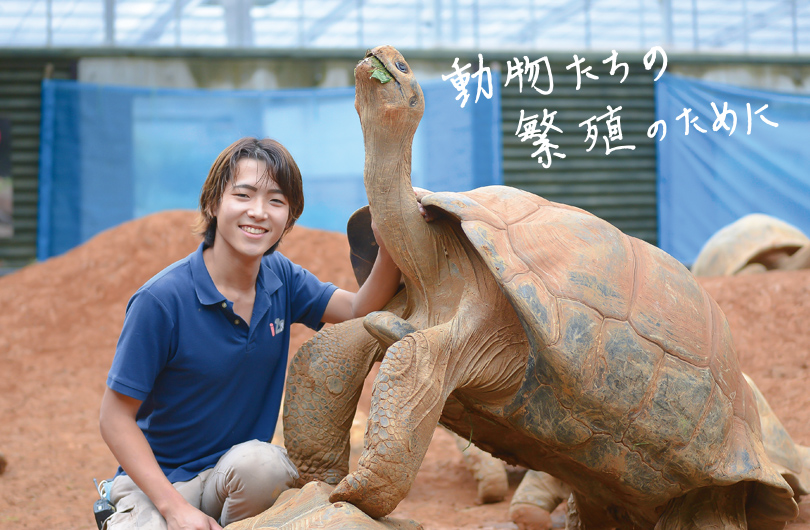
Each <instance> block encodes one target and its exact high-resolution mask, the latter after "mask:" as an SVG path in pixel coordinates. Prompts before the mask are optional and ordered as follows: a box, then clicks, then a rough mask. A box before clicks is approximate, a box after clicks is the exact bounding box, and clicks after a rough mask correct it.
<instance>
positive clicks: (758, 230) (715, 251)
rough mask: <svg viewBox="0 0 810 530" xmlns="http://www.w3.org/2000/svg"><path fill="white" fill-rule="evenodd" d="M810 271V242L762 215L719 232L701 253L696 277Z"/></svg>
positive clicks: (779, 222) (793, 228) (695, 273)
mask: <svg viewBox="0 0 810 530" xmlns="http://www.w3.org/2000/svg"><path fill="white" fill-rule="evenodd" d="M806 268H810V238H808V237H807V236H806V235H805V234H804V233H803V232H802V231H801V230H799V229H798V228H796V227H795V226H793V225H791V224H789V223H786V222H785V221H782V220H781V219H777V218H775V217H771V216H770V215H765V214H761V213H754V214H749V215H746V216H744V217H741V218H740V219H738V220H736V221H734V222H733V223H731V224H730V225H727V226H724V227H723V228H721V229H720V230H718V231H717V232H716V233H715V234H714V235H713V236H712V237H710V238H709V239H708V241H706V243H705V244H704V245H703V248H701V249H700V252H699V253H698V257H697V258H696V259H695V263H694V264H693V265H692V273H693V274H694V275H695V276H733V275H735V274H751V273H755V272H765V271H769V270H797V269H806Z"/></svg>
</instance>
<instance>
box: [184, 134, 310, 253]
mask: <svg viewBox="0 0 810 530" xmlns="http://www.w3.org/2000/svg"><path fill="white" fill-rule="evenodd" d="M243 158H253V159H255V160H260V161H263V162H264V163H265V164H266V165H267V171H266V172H265V174H264V175H262V177H261V180H264V179H268V178H270V179H273V180H274V181H275V182H276V184H278V187H279V188H280V189H281V191H282V193H284V196H285V197H286V198H287V201H288V202H289V204H290V217H289V219H287V227H286V228H285V230H284V234H286V233H287V232H289V230H290V229H291V228H292V227H293V224H295V221H296V220H297V219H298V218H299V217H301V213H302V212H303V211H304V190H303V184H302V183H301V171H300V170H299V169H298V164H296V163H295V160H293V157H292V155H291V154H290V152H289V151H287V149H286V148H285V147H284V146H283V145H281V144H280V143H278V142H277V141H275V140H271V139H270V138H265V139H263V140H259V139H258V138H242V139H240V140H237V141H235V142H234V143H232V144H231V145H229V146H228V147H227V148H225V150H224V151H222V152H221V153H220V154H219V156H218V157H217V159H216V160H214V163H213V164H212V165H211V169H210V170H209V171H208V177H207V178H206V179H205V183H204V184H203V187H202V190H201V191H200V217H199V219H198V221H197V224H196V225H195V227H194V232H195V233H196V234H200V235H202V236H203V237H204V238H205V239H204V244H205V246H206V247H210V246H211V245H213V244H214V236H215V234H216V230H217V217H216V211H217V208H218V207H219V203H220V201H221V200H222V196H223V195H224V193H225V190H226V188H227V187H228V184H230V182H231V181H232V180H233V178H234V176H235V175H236V168H237V164H238V163H239V161H240V160H242V159H243ZM280 242H281V239H279V241H278V242H277V243H276V244H275V245H273V246H272V247H271V248H270V249H269V250H268V251H267V252H266V253H265V255H267V254H270V253H272V252H273V251H274V250H276V247H278V244H279V243H280Z"/></svg>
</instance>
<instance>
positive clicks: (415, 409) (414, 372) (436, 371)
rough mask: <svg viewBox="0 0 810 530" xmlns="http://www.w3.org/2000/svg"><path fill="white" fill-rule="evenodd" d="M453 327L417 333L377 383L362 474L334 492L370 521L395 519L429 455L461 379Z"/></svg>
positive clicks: (387, 362)
mask: <svg viewBox="0 0 810 530" xmlns="http://www.w3.org/2000/svg"><path fill="white" fill-rule="evenodd" d="M452 328H453V322H452V321H451V322H447V323H445V324H442V325H439V326H436V327H433V328H429V329H426V330H422V331H416V332H414V333H411V334H409V335H407V336H406V337H405V338H403V339H402V340H400V341H398V342H396V343H394V344H393V345H392V346H391V347H390V348H389V349H388V351H387V352H386V354H385V357H384V358H383V361H382V365H381V366H380V372H379V374H378V375H377V378H376V380H375V381H374V393H373V395H372V401H371V412H370V414H369V421H368V426H367V427H366V436H365V447H364V450H363V455H362V456H361V457H360V462H359V466H358V469H357V471H355V472H354V473H351V474H350V475H349V476H347V477H346V478H345V479H343V481H342V482H341V483H340V484H338V487H337V488H335V490H334V491H333V492H332V495H331V496H330V497H329V500H330V501H332V502H338V501H348V502H351V503H352V504H354V505H355V506H357V507H358V508H360V509H361V510H363V511H364V512H365V513H367V514H368V515H370V516H371V517H382V516H384V515H387V514H389V513H391V512H392V511H393V510H394V508H396V506H397V504H399V502H400V501H401V500H402V499H403V498H405V495H406V494H407V493H408V491H410V489H411V485H412V484H413V481H414V479H415V478H416V473H417V472H418V471H419V466H420V465H421V464H422V460H423V458H424V456H425V453H426V452H427V448H428V445H430V440H431V438H432V437H433V431H434V430H435V429H436V425H437V424H438V421H439V417H440V416H441V413H442V408H443V407H444V403H445V401H446V400H447V396H448V395H450V393H451V392H452V391H453V390H455V388H456V383H457V381H456V379H457V378H458V374H457V373H456V371H455V370H453V369H452V368H449V367H448V364H449V357H450V354H451V351H450V350H451V348H450V344H451V337H452V336H453V333H452Z"/></svg>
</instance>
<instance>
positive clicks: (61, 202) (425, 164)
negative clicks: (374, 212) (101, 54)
mask: <svg viewBox="0 0 810 530" xmlns="http://www.w3.org/2000/svg"><path fill="white" fill-rule="evenodd" d="M492 84H493V95H492V98H491V99H485V98H481V99H480V100H479V101H478V103H475V104H473V103H472V101H470V102H469V103H468V104H467V105H465V107H464V108H461V107H460V105H459V103H458V102H457V101H456V100H455V98H456V95H457V94H458V93H457V92H456V90H455V88H453V86H452V84H451V83H450V82H449V81H448V82H442V81H439V80H436V81H428V82H425V83H423V84H422V89H423V92H424V94H425V105H426V109H425V114H424V117H423V118H422V122H421V124H420V126H419V129H418V130H417V133H416V137H415V138H414V148H413V167H412V173H413V174H412V180H413V184H414V185H415V186H419V187H423V188H427V189H431V190H434V191H462V190H467V189H472V188H476V187H480V186H486V185H491V184H502V183H503V171H502V168H501V132H500V125H501V117H500V92H499V86H500V85H499V80H498V78H497V72H493V80H492ZM41 136H42V138H41V152H40V174H39V225H38V234H37V258H38V259H40V260H44V259H46V258H48V257H51V256H55V255H58V254H61V253H63V252H65V251H67V250H69V249H71V248H73V247H74V246H76V245H79V244H81V243H83V242H84V241H86V240H88V239H89V238H91V237H92V236H94V235H95V234H97V233H99V232H101V231H102V230H105V229H107V228H110V227H112V226H115V225H117V224H119V223H122V222H124V221H128V220H130V219H134V218H137V217H141V216H144V215H147V214H150V213H153V212H158V211H162V210H167V209H175V208H188V209H195V208H196V207H197V202H198V200H199V192H200V188H201V186H202V183H203V181H204V180H205V177H206V175H207V174H208V169H209V168H210V166H211V163H212V162H213V161H214V159H215V158H216V156H217V155H218V154H219V152H220V151H222V149H224V148H225V147H227V146H228V145H229V144H230V143H231V142H233V141H234V140H236V139H238V138H240V137H243V136H258V137H271V138H275V139H276V140H278V141H280V142H281V143H282V144H284V146H285V147H287V149H289V151H290V153H292V155H293V157H294V158H295V160H296V162H297V163H298V165H299V167H300V168H301V172H302V175H303V180H304V197H305V209H304V214H303V215H302V217H301V219H300V220H299V224H300V225H303V226H307V227H310V228H320V229H324V230H333V231H341V232H345V229H346V221H347V220H348V218H349V216H350V215H351V213H352V212H354V210H356V209H357V208H359V207H360V206H363V205H364V204H366V203H367V200H366V195H365V189H364V187H363V164H364V160H365V154H364V149H363V134H362V131H361V129H360V121H359V118H358V117H357V112H356V111H355V109H354V88H342V89H297V90H278V91H262V92H254V91H214V90H169V89H159V90H155V89H143V88H129V87H111V86H100V85H93V84H86V83H78V82H75V81H45V82H43V86H42V132H41Z"/></svg>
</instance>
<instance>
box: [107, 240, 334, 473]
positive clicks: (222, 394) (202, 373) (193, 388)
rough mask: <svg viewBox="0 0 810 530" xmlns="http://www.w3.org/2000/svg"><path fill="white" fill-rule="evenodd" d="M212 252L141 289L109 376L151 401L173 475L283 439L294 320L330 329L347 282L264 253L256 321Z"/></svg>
mask: <svg viewBox="0 0 810 530" xmlns="http://www.w3.org/2000/svg"><path fill="white" fill-rule="evenodd" d="M202 251H203V245H200V247H199V248H198V249H197V251H196V252H194V253H192V254H191V255H189V256H187V257H186V258H184V259H182V260H180V261H178V262H176V263H174V264H173V265H170V266H169V267H167V268H166V269H165V270H163V271H162V272H160V273H158V274H157V275H156V276H155V277H154V278H152V279H151V280H149V281H148V282H147V283H146V284H145V285H144V286H143V287H141V288H140V289H139V290H138V291H137V292H136V293H135V294H134V295H133V296H132V298H131V299H130V301H129V304H127V311H126V318H125V320H124V327H123V330H122V331H121V336H120V338H119V339H118V346H117V348H116V351H115V358H114V359H113V363H112V368H110V372H109V375H108V377H107V386H109V387H110V388H111V389H113V390H115V391H116V392H119V393H121V394H124V395H127V396H130V397H133V398H135V399H138V400H141V401H143V403H142V404H141V407H140V409H139V410H138V414H137V422H138V426H139V427H140V428H141V430H142V431H143V433H144V435H145V436H146V439H147V441H148V442H149V445H150V446H151V447H152V451H153V452H154V454H155V458H156V459H157V461H158V464H160V467H161V468H162V469H163V472H164V473H166V476H167V477H168V479H169V480H170V481H171V482H178V481H185V480H189V479H191V478H192V477H194V476H195V475H197V474H199V473H200V472H201V471H203V470H205V469H207V468H209V467H212V466H213V465H214V464H216V462H217V460H218V459H219V458H220V457H221V456H222V455H223V454H224V453H225V452H226V451H227V450H228V449H230V448H231V447H232V446H234V445H236V444H239V443H242V442H245V441H248V440H253V439H258V440H270V439H271V438H272V437H273V431H274V430H275V426H276V421H277V420H278V412H279V407H280V404H281V397H282V390H283V386H284V378H285V376H286V370H287V350H288V349H289V345H290V324H292V323H294V322H299V323H302V324H305V325H306V326H308V327H310V328H313V329H318V328H320V326H321V325H322V324H321V318H322V317H323V313H324V311H325V309H326V305H327V304H328V303H329V299H330V298H331V297H332V294H334V292H335V290H337V287H335V286H334V285H332V284H331V283H324V282H321V281H320V280H318V279H317V278H316V277H315V276H314V275H313V274H312V273H310V272H309V271H307V270H306V269H303V268H302V267H300V266H298V265H296V264H294V263H292V262H291V261H290V260H288V259H287V258H285V257H284V256H283V255H281V254H279V253H278V252H274V253H273V254H271V255H269V256H265V257H264V258H262V265H261V267H260V269H259V275H258V278H257V281H256V299H255V301H254V303H253V316H252V317H251V320H250V326H248V325H247V324H246V323H245V322H244V321H243V320H242V318H241V317H240V316H239V315H237V314H235V313H234V312H233V303H232V302H231V301H229V300H227V299H226V298H225V297H224V296H223V295H222V294H220V292H219V291H218V290H217V288H216V287H215V286H214V282H213V281H212V280H211V276H210V275H209V274H208V269H207V268H206V267H205V263H204V262H203V255H202ZM119 473H121V470H120V469H119Z"/></svg>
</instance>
